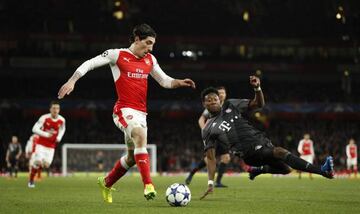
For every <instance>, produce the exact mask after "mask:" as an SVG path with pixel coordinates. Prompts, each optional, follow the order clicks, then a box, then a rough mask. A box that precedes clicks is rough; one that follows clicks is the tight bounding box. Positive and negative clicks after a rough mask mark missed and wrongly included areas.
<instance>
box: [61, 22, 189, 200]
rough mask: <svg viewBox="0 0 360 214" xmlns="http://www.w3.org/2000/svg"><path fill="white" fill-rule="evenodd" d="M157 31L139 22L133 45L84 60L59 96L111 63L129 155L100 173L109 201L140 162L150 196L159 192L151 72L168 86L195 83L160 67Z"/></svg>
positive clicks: (115, 116)
mask: <svg viewBox="0 0 360 214" xmlns="http://www.w3.org/2000/svg"><path fill="white" fill-rule="evenodd" d="M155 39H156V33H155V31H154V30H153V29H152V28H151V27H150V26H149V25H147V24H141V25H138V26H136V27H135V28H134V29H133V31H132V33H131V36H130V43H131V45H130V47H129V48H121V49H110V50H107V51H105V52H104V53H102V54H101V55H98V56H96V57H94V58H92V59H90V60H87V61H86V62H84V63H83V64H82V65H81V66H80V67H79V68H77V69H76V71H75V72H74V74H73V76H72V77H71V78H70V79H69V80H68V81H67V82H66V83H65V84H64V85H63V86H62V87H61V88H60V90H59V93H58V95H59V98H60V99H61V98H63V97H64V96H65V95H69V94H70V93H71V92H72V91H73V90H74V87H75V83H76V82H77V81H78V80H79V79H80V78H81V77H82V76H84V75H85V74H86V73H87V72H88V71H90V70H93V69H95V68H97V67H100V66H104V65H109V66H110V68H111V71H112V74H113V77H114V82H115V87H116V92H117V95H118V100H117V101H116V103H115V106H114V109H113V120H114V123H115V125H116V126H117V127H118V128H119V129H120V130H121V131H123V132H124V136H125V143H126V145H127V150H128V151H127V155H125V156H123V157H121V158H120V160H119V161H117V162H116V163H115V166H114V168H113V169H112V170H111V171H110V173H109V174H108V176H106V177H99V178H98V184H99V186H100V188H101V189H102V193H103V198H104V201H105V202H108V203H112V194H111V191H112V190H113V188H112V185H113V184H114V183H115V182H116V181H118V180H119V179H120V178H121V177H122V176H123V175H124V174H125V173H126V172H127V171H128V170H129V168H131V167H132V166H134V165H135V164H136V166H137V168H138V169H139V172H140V174H141V177H142V181H143V183H144V196H145V198H146V199H147V200H149V199H153V198H154V197H155V195H156V191H155V188H154V185H153V183H152V180H151V177H150V161H149V156H148V152H147V149H146V145H147V124H146V115H147V113H146V112H147V109H146V101H147V84H148V76H149V75H151V76H152V77H153V78H154V79H155V80H156V81H157V82H158V83H159V84H160V85H161V86H162V87H164V88H179V87H192V88H195V83H194V82H193V81H192V80H191V79H173V78H171V77H169V76H168V75H166V74H165V73H164V72H163V70H162V69H161V68H160V66H159V64H158V62H157V60H156V58H155V57H154V56H153V55H152V54H151V53H150V52H151V51H152V50H153V46H154V44H155Z"/></svg>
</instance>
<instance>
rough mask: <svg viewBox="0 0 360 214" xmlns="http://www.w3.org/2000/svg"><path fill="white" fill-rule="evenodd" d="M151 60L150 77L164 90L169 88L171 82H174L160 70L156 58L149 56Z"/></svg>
mask: <svg viewBox="0 0 360 214" xmlns="http://www.w3.org/2000/svg"><path fill="white" fill-rule="evenodd" d="M151 57H152V60H153V69H152V71H151V73H150V75H151V76H152V77H153V78H154V79H155V80H156V82H158V83H159V84H160V85H161V86H162V87H164V88H171V82H172V81H173V80H174V79H173V78H171V77H169V76H168V75H167V74H165V72H164V71H163V70H162V69H161V68H160V65H159V63H158V62H157V60H156V58H155V57H154V56H153V55H151Z"/></svg>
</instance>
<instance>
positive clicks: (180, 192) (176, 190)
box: [166, 183, 191, 207]
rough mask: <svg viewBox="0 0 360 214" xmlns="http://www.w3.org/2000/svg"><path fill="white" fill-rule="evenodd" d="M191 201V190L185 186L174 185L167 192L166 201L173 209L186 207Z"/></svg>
mask: <svg viewBox="0 0 360 214" xmlns="http://www.w3.org/2000/svg"><path fill="white" fill-rule="evenodd" d="M190 200H191V192H190V189H189V188H188V187H187V186H186V185H185V184H178V183H175V184H172V185H171V186H169V187H168V188H167V190H166V201H167V202H168V203H169V204H170V205H171V206H173V207H184V206H186V205H187V204H188V203H189V202H190Z"/></svg>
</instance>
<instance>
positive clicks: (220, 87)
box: [216, 85, 226, 92]
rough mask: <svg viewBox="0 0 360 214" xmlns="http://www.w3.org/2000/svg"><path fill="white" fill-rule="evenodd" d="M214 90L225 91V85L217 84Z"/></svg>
mask: <svg viewBox="0 0 360 214" xmlns="http://www.w3.org/2000/svg"><path fill="white" fill-rule="evenodd" d="M216 90H224V91H225V92H226V88H225V86H222V85H221V86H218V87H216Z"/></svg>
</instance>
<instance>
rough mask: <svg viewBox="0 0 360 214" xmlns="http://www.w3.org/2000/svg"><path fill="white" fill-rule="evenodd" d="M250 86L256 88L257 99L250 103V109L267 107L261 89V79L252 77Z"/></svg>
mask: <svg viewBox="0 0 360 214" xmlns="http://www.w3.org/2000/svg"><path fill="white" fill-rule="evenodd" d="M250 85H251V86H252V87H253V88H254V91H255V98H254V99H253V100H251V101H250V102H249V109H255V108H262V107H264V106H265V99H264V94H263V92H262V90H261V87H260V79H259V77H256V76H250Z"/></svg>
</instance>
